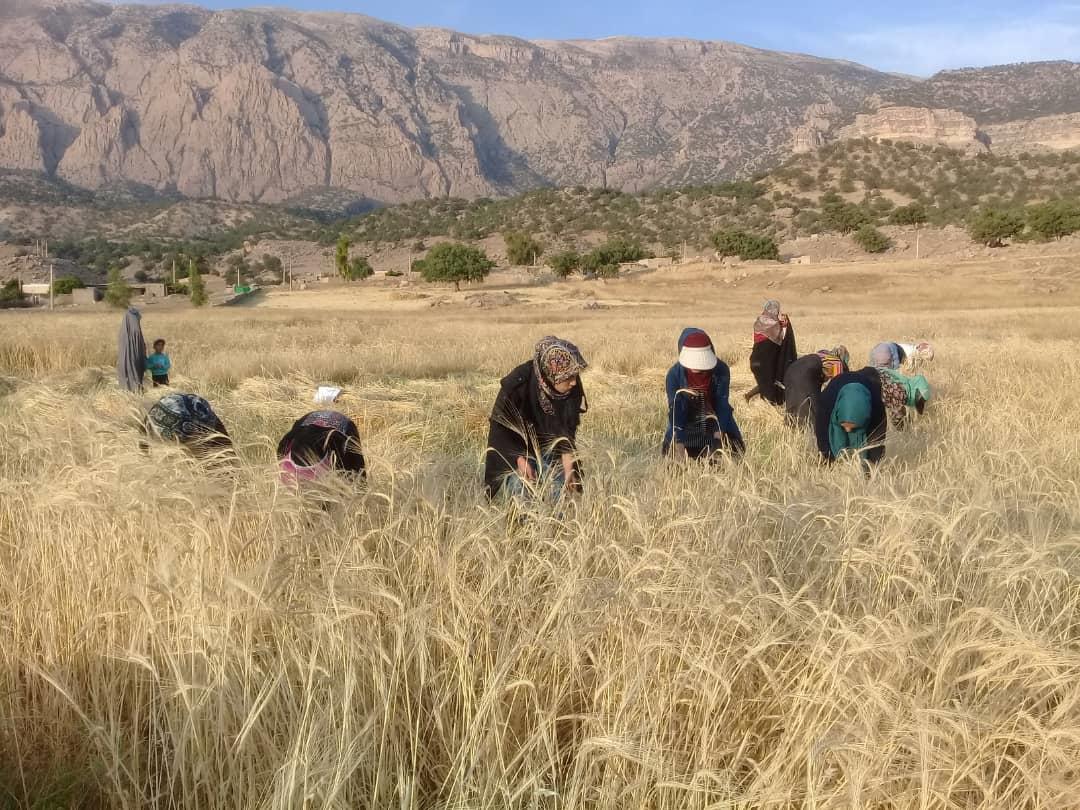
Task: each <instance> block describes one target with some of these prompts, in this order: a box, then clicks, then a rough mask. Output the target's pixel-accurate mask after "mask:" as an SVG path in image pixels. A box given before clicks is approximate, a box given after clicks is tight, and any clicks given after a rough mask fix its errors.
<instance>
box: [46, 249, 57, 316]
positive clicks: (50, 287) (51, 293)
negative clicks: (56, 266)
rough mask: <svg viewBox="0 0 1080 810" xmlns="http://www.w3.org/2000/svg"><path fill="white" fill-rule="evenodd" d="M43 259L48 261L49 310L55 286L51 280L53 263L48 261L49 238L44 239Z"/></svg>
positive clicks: (52, 279)
mask: <svg viewBox="0 0 1080 810" xmlns="http://www.w3.org/2000/svg"><path fill="white" fill-rule="evenodd" d="M45 261H47V262H49V309H50V310H51V309H52V308H53V287H54V286H55V284H54V283H53V282H54V281H55V279H54V278H53V274H54V270H53V263H52V262H50V261H49V240H47V239H46V240H45Z"/></svg>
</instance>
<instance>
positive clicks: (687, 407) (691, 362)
mask: <svg viewBox="0 0 1080 810" xmlns="http://www.w3.org/2000/svg"><path fill="white" fill-rule="evenodd" d="M678 346H679V361H678V362H677V363H676V364H675V365H673V366H672V367H671V369H670V370H669V371H668V373H667V380H666V381H665V387H666V389H667V402H668V423H667V430H666V432H665V433H664V444H663V453H664V454H665V455H667V454H668V453H671V454H672V455H673V456H674V457H675V458H676V459H682V458H693V459H698V458H707V457H709V456H711V455H712V454H714V453H716V452H719V451H722V450H730V451H732V452H734V453H735V454H736V455H741V454H742V452H743V451H744V450H745V449H746V445H745V444H744V443H743V437H742V433H740V432H739V426H738V425H737V424H736V423H735V413H734V411H733V410H732V408H731V402H730V401H729V399H728V392H729V390H730V388H731V370H730V369H729V368H728V366H727V363H724V362H722V361H721V360H719V359H718V358H717V356H716V350H715V349H714V348H713V344H712V341H711V340H710V339H709V336H708V335H707V334H705V333H704V332H703V331H701V330H700V329H693V328H690V329H684V330H683V333H682V334H681V335H680V336H679V343H678Z"/></svg>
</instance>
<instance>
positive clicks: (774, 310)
mask: <svg viewBox="0 0 1080 810" xmlns="http://www.w3.org/2000/svg"><path fill="white" fill-rule="evenodd" d="M754 334H756V335H764V336H765V337H767V338H768V339H769V340H771V341H772V342H773V343H776V344H780V343H783V342H784V327H783V326H781V325H780V302H779V301H777V300H776V299H775V298H770V299H769V300H768V301H766V302H765V306H764V308H763V309H762V311H761V314H760V315H758V317H757V320H756V321H754Z"/></svg>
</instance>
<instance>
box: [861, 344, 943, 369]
mask: <svg viewBox="0 0 1080 810" xmlns="http://www.w3.org/2000/svg"><path fill="white" fill-rule="evenodd" d="M886 352H887V353H888V354H887V355H886ZM872 356H873V357H874V358H875V359H874V365H876V366H878V367H879V368H891V369H899V368H900V367H901V366H903V367H904V368H905V369H906V370H907V371H908V372H912V373H913V372H914V371H915V370H916V369H917V368H918V367H919V365H920V364H921V363H929V362H930V361H932V360H933V359H934V347H933V346H932V345H930V344H929V343H927V342H926V341H922V342H920V343H896V342H885V343H879V344H878V345H877V346H875V347H874V351H873V353H872Z"/></svg>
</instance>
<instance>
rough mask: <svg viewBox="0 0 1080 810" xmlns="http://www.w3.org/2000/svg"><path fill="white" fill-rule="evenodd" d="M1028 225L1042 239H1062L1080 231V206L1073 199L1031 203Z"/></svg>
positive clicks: (1028, 211)
mask: <svg viewBox="0 0 1080 810" xmlns="http://www.w3.org/2000/svg"><path fill="white" fill-rule="evenodd" d="M1026 218H1027V225H1028V227H1029V228H1031V231H1032V233H1034V234H1035V235H1036V236H1038V237H1039V238H1040V239H1044V240H1050V239H1061V237H1063V236H1068V235H1069V234H1072V233H1076V232H1077V231H1080V206H1077V204H1076V203H1075V202H1073V201H1071V200H1050V201H1049V202H1045V203H1039V204H1037V205H1030V206H1028V208H1027V211H1026Z"/></svg>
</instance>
